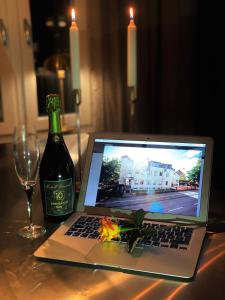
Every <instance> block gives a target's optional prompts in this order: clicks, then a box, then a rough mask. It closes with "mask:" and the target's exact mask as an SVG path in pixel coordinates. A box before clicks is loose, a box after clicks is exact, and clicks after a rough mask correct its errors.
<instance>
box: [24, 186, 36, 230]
mask: <svg viewBox="0 0 225 300" xmlns="http://www.w3.org/2000/svg"><path fill="white" fill-rule="evenodd" d="M33 190H34V187H33V186H26V188H25V192H26V194H27V211H28V217H29V228H31V227H32V226H33V220H32V195H33Z"/></svg>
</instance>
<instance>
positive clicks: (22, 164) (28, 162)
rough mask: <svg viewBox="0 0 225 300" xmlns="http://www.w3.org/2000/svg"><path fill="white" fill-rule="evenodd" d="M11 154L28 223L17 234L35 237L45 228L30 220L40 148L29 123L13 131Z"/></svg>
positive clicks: (41, 233) (43, 232)
mask: <svg viewBox="0 0 225 300" xmlns="http://www.w3.org/2000/svg"><path fill="white" fill-rule="evenodd" d="M13 154H14V162H15V170H16V174H17V176H18V179H19V181H20V184H21V186H22V188H23V190H24V191H25V192H26V195H27V211H28V217H29V224H28V225H27V226H25V227H23V228H20V229H19V231H18V234H19V235H20V236H22V237H25V238H28V239H35V238H37V237H39V236H41V235H43V234H45V232H46V230H45V228H44V227H43V226H40V225H34V224H33V221H32V198H33V192H34V187H35V185H36V184H37V176H38V170H39V163H40V150H39V145H38V140H37V135H36V132H35V129H34V128H33V127H32V126H31V125H19V126H17V127H16V128H15V131H14V141H13Z"/></svg>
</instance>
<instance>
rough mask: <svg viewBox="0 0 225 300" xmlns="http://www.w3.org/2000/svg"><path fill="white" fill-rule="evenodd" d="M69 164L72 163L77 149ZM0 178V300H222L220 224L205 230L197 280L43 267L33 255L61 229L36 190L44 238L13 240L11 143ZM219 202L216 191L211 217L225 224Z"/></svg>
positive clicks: (16, 215) (224, 260)
mask: <svg viewBox="0 0 225 300" xmlns="http://www.w3.org/2000/svg"><path fill="white" fill-rule="evenodd" d="M65 140H66V143H67V144H68V145H69V149H70V148H74V139H73V136H70V137H66V138H65ZM86 142H87V139H86ZM84 144H85V139H84V140H83V145H84ZM70 150H71V149H70ZM72 155H73V154H72ZM73 159H74V161H75V162H76V159H77V157H76V150H75V151H74V156H73ZM0 175H1V183H0V184H1V210H0V225H1V226H0V299H1V300H14V299H18V300H30V299H32V300H36V299H44V300H53V299H60V300H64V299H65V300H71V299H81V300H85V299H88V300H89V299H100V300H101V299H102V300H111V299H115V298H118V299H123V300H128V299H129V300H130V299H135V300H138V299H157V300H159V299H167V300H172V299H182V300H185V299H188V300H191V299H194V300H195V299H214V298H215V297H216V299H224V295H225V286H224V282H225V268H224V266H225V232H224V226H222V225H221V224H220V225H219V226H218V227H215V226H214V227H211V228H209V230H211V231H212V232H213V231H214V230H216V231H217V233H210V234H208V236H207V239H206V241H205V243H204V249H203V251H202V255H201V258H200V262H199V266H198V270H197V275H196V278H195V279H194V281H192V282H190V283H183V282H178V281H174V280H169V279H161V278H153V277H150V276H149V277H148V276H138V275H133V274H126V273H121V272H114V271H108V270H107V271H106V270H97V269H90V268H85V267H83V268H81V267H80V266H77V265H76V264H72V263H62V262H61V263H59V262H53V261H49V262H45V261H42V260H37V259H35V258H34V256H33V252H34V250H35V249H37V247H38V246H39V245H40V244H41V243H42V242H43V241H44V240H45V239H46V238H47V237H48V236H49V235H50V234H51V233H52V232H53V231H54V230H55V229H56V228H57V227H58V225H59V224H57V223H49V222H46V221H44V220H43V214H42V206H41V198H40V193H39V189H37V191H36V197H35V199H34V222H38V223H40V224H44V225H45V226H46V228H47V235H46V236H44V237H42V238H40V239H38V240H34V241H29V240H26V239H22V238H21V237H19V236H18V235H17V229H18V228H19V227H21V225H23V224H25V223H26V221H27V220H26V217H27V216H26V208H25V206H26V201H25V200H26V199H25V197H24V193H23V191H21V188H20V186H19V183H18V180H17V178H16V175H15V171H14V165H13V160H12V145H11V144H2V145H0ZM223 197H224V196H223V194H220V193H219V192H217V191H215V192H213V193H212V198H211V202H210V203H212V204H211V206H210V213H211V215H212V216H219V217H220V218H223V219H224V211H225V209H224V204H223V201H222V200H223Z"/></svg>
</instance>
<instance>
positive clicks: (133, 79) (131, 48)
mask: <svg viewBox="0 0 225 300" xmlns="http://www.w3.org/2000/svg"><path fill="white" fill-rule="evenodd" d="M136 84H137V45H136V26H135V24H134V14H133V9H132V8H130V24H129V25H128V28H127V85H128V86H130V87H131V86H132V87H136Z"/></svg>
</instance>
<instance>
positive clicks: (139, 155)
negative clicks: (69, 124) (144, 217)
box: [84, 138, 206, 217]
mask: <svg viewBox="0 0 225 300" xmlns="http://www.w3.org/2000/svg"><path fill="white" fill-rule="evenodd" d="M205 147H206V145H205V144H196V143H183V142H182V143H181V142H164V141H163V142H158V141H155V142H154V141H134V140H131V141H129V140H114V139H101V138H99V139H95V142H94V147H93V153H92V158H91V165H90V170H89V177H88V182H87V188H86V194H85V199H84V205H85V206H91V207H103V208H119V209H122V210H123V209H126V210H127V209H129V210H138V209H143V210H144V211H146V212H151V213H160V214H174V215H175V214H176V215H183V216H193V217H198V216H199V214H200V207H201V191H202V178H203V167H204V158H205Z"/></svg>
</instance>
